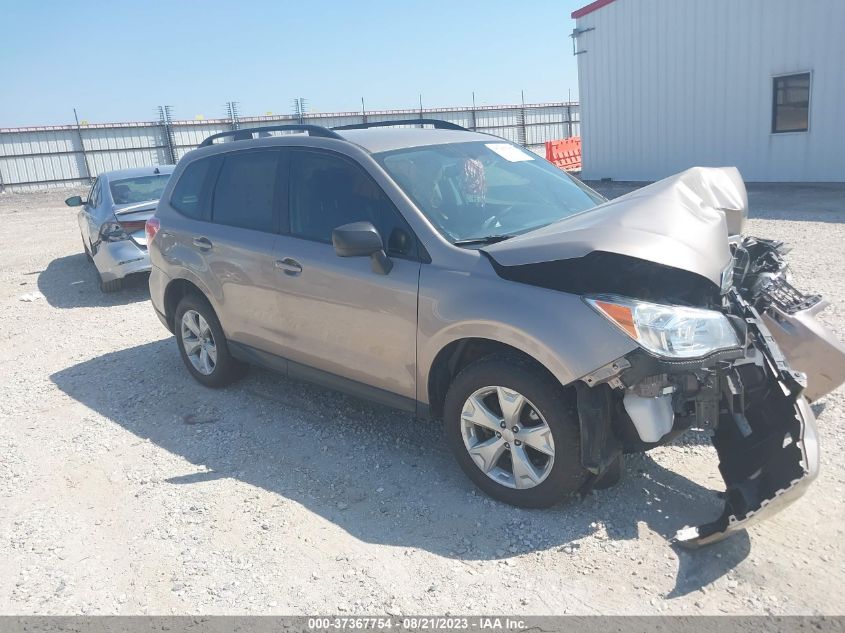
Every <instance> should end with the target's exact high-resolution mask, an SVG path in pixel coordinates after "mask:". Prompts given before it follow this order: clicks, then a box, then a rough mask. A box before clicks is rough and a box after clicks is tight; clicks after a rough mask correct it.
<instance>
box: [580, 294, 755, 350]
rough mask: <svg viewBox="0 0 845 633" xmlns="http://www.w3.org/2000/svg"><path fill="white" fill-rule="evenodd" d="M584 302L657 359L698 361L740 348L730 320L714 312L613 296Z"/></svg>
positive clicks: (587, 298)
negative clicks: (691, 359)
mask: <svg viewBox="0 0 845 633" xmlns="http://www.w3.org/2000/svg"><path fill="white" fill-rule="evenodd" d="M585 299H586V301H587V303H588V304H589V305H590V306H592V307H593V308H594V309H595V310H596V311H597V312H598V313H599V314H601V315H602V316H604V317H606V318H607V319H609V320H610V321H611V323H613V324H614V325H615V326H616V327H618V328H619V329H620V330H622V331H623V332H625V334H627V335H628V336H630V337H631V338H632V339H634V340H635V341H636V342H637V343H639V344H640V346H642V347H643V348H644V349H646V350H647V351H649V352H651V353H652V354H656V355H658V356H665V357H668V358H699V357H701V356H706V355H708V354H712V353H713V352H716V351H718V350H722V349H729V348H734V347H739V345H740V341H739V338H738V337H737V334H736V330H734V328H733V327H732V326H731V323H730V321H728V319H727V317H726V316H725V315H724V314H722V313H721V312H716V311H715V310H702V309H700V308H687V307H684V306H669V305H661V304H657V303H648V302H646V301H637V300H636V299H628V298H627V297H616V296H596V297H585Z"/></svg>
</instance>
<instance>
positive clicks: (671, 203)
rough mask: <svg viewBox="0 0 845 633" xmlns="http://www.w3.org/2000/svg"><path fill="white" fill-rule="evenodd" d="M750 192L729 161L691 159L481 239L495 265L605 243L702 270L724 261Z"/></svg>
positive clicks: (713, 270) (608, 248) (572, 253)
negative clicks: (577, 207)
mask: <svg viewBox="0 0 845 633" xmlns="http://www.w3.org/2000/svg"><path fill="white" fill-rule="evenodd" d="M747 215H748V195H747V193H746V191H745V185H744V183H743V181H742V176H740V173H739V170H737V169H736V168H735V167H693V168H691V169H688V170H686V171H683V172H681V173H679V174H676V175H674V176H670V177H669V178H664V179H663V180H660V181H658V182H655V183H653V184H651V185H648V186H647V187H643V188H642V189H638V190H636V191H633V192H631V193H629V194H626V195H624V196H621V197H619V198H616V199H615V200H611V201H609V202H606V203H604V204H602V205H599V206H597V207H595V208H593V209H590V210H589V211H587V212H584V213H581V214H579V215H575V216H572V217H570V218H566V219H564V220H561V221H559V222H555V223H553V224H550V225H549V226H546V227H543V228H541V229H537V230H536V231H531V232H530V233H525V234H524V235H520V236H517V237H513V238H511V239H509V240H505V241H503V242H498V243H496V244H491V245H489V246H485V247H484V248H483V249H481V250H483V251H484V252H485V253H487V254H488V255H489V256H490V257H492V258H493V259H494V260H495V261H496V263H498V264H499V265H501V266H521V265H524V264H536V263H540V262H550V261H557V260H563V259H574V258H578V257H584V256H585V255H588V254H590V253H592V252H594V251H604V252H609V253H616V254H619V255H626V256H629V257H636V258H638V259H643V260H647V261H652V262H656V263H658V264H663V265H665V266H671V267H674V268H679V269H682V270H686V271H689V272H692V273H695V274H697V275H701V276H702V277H706V278H707V279H709V280H710V281H712V282H713V283H714V284H716V285H717V286H719V285H720V283H721V276H722V272H723V271H724V269H725V268H726V267H727V266H728V265H729V264H730V261H731V252H730V248H729V243H728V236H729V235H738V234H739V233H741V232H742V228H743V224H744V221H745V218H746V217H747Z"/></svg>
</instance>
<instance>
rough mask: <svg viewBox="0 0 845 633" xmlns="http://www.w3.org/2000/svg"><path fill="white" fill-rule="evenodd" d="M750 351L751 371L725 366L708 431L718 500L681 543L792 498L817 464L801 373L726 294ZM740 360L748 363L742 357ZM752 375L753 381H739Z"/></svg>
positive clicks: (715, 533) (741, 303)
mask: <svg viewBox="0 0 845 633" xmlns="http://www.w3.org/2000/svg"><path fill="white" fill-rule="evenodd" d="M732 303H733V305H734V309H735V311H736V312H737V313H738V316H741V317H742V318H743V319H744V322H745V325H746V327H747V335H746V340H747V342H748V344H750V345H753V348H751V349H753V350H754V351H755V355H754V365H753V366H754V368H760V369H762V375H760V374H759V373H758V374H757V376H756V378H757V379H758V380H760V379H761V378H762V380H761V381H760V383H759V384H756V385H755V384H753V380H754V379H755V375H754V374H751V373H749V372H748V371H745V372H743V371H742V369H743V368H742V365H739V368H733V369H732V370H731V371H729V372H728V373H726V374H725V376H724V380H723V382H722V387H721V392H722V407H723V409H722V411H721V412H720V415H719V424H718V426H717V427H716V429H715V431H714V433H713V446H714V447H715V448H716V452H717V454H718V455H719V471H720V472H721V474H722V478H723V479H724V480H725V484H726V486H727V490H726V492H725V508H724V510H723V511H722V514H721V516H719V518H718V519H716V520H715V521H712V522H710V523H706V524H704V525H701V526H698V527H688V528H684V529H682V530H680V531H679V532H678V533H677V534H676V536H675V540H676V542H678V543H679V544H681V545H684V546H687V547H700V546H702V545H707V544H709V543H714V542H716V541H719V540H721V539H723V538H725V537H726V536H728V535H729V534H730V533H731V532H735V531H736V530H739V529H742V528H744V527H746V526H748V525H750V524H752V523H754V522H756V521H759V520H760V519H763V518H766V517H768V516H771V515H773V514H776V513H777V512H778V511H780V510H781V509H783V508H785V507H786V506H788V505H789V504H790V503H792V502H793V501H795V500H796V499H798V498H799V497H800V496H801V495H803V494H804V492H805V491H806V490H807V487H808V486H809V485H810V483H811V482H812V481H813V479H815V478H816V475H818V472H819V442H818V431H817V429H816V418H815V416H814V415H813V412H812V410H811V409H810V406H809V404H808V403H807V399H806V398H805V397H804V395H803V391H804V389H805V387H806V386H807V382H806V380H807V376H806V375H805V374H803V373H801V372H798V371H795V370H793V369H792V368H791V367H790V366H789V364H788V362H787V359H786V357H785V356H784V355H783V352H781V350H780V348H779V347H778V344H777V343H776V341H775V338H774V336H773V335H772V334H771V332H770V331H769V329H768V327H767V326H766V321H765V320H764V319H763V318H762V317H761V316H760V314H759V313H758V312H757V311H756V310H755V309H754V308H753V307H752V306H751V305H749V304H748V303H747V302H746V301H745V300H744V299H742V298H741V297H740V296H739V295H738V294H736V293H735V294H734V296H733V297H732ZM746 367H747V365H746ZM749 378H750V379H751V380H752V384H750V385H747V384H745V382H746V381H748V380H749Z"/></svg>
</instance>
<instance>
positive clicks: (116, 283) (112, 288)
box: [100, 279, 123, 294]
mask: <svg viewBox="0 0 845 633" xmlns="http://www.w3.org/2000/svg"><path fill="white" fill-rule="evenodd" d="M121 288H123V279H112V280H111V281H103V280H102V279H101V280H100V291H101V292H103V293H105V294H108V293H111V292H117V291H118V290H120V289H121Z"/></svg>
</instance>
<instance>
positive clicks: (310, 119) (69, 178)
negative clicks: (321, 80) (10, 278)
mask: <svg viewBox="0 0 845 633" xmlns="http://www.w3.org/2000/svg"><path fill="white" fill-rule="evenodd" d="M420 117H424V118H436V119H443V120H446V121H451V122H453V123H457V124H458V125H462V126H463V127H466V128H468V129H470V130H477V131H479V132H487V133H489V134H495V135H496V136H501V137H503V138H506V139H508V140H510V141H513V142H515V143H519V144H520V145H523V146H525V147H526V148H528V149H530V150H532V151H535V152H537V153H538V154H541V155H542V154H544V144H545V142H546V141H548V140H553V139H562V138H569V137H571V136H580V125H581V124H580V114H579V106H578V104H577V103H574V102H560V103H542V104H525V105H495V106H478V107H460V108H428V109H414V110H381V111H363V112H334V113H310V114H304V115H302V116H301V117H300V116H299V115H281V116H259V117H237V115H233V116H231V117H229V118H225V119H208V120H197V121H171V120H170V116H169V109H166V110H165V109H162V116H161V120H159V121H153V122H136V123H96V124H85V125H58V126H42V127H23V128H0V192H2V191H26V190H32V189H45V188H53V187H68V186H75V185H83V184H87V183H89V182H90V181H91V179H92V178H94V177H95V176H97V175H98V174H100V173H101V172H104V171H111V170H114V169H123V168H126V167H141V166H145V165H167V164H174V163H176V162H177V161H178V160H179V159H180V158H181V157H182V156H184V155H185V154H186V153H187V152H188V151H190V150H192V149H194V148H195V147H197V145H199V144H200V143H201V142H202V140H203V139H205V138H206V137H207V136H210V135H211V134H216V133H218V132H225V131H228V130H232V129H235V128H244V127H260V126H262V125H270V124H285V123H298V122H300V121H301V122H302V123H312V124H316V125H323V126H326V127H333V126H338V125H349V124H354V123H365V122H371V121H390V120H397V119H409V118H420Z"/></svg>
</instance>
